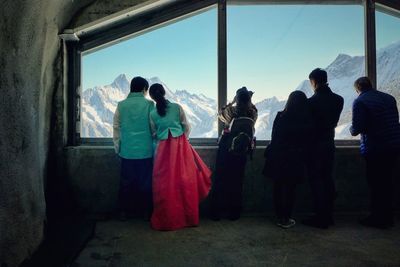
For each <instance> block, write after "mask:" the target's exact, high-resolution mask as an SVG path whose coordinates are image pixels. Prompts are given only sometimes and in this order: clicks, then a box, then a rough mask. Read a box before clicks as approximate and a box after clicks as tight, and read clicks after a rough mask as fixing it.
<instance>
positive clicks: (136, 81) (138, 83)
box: [131, 76, 149, 93]
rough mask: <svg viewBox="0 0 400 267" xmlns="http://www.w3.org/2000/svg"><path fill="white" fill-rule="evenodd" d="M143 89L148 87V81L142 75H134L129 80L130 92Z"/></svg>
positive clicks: (137, 91)
mask: <svg viewBox="0 0 400 267" xmlns="http://www.w3.org/2000/svg"><path fill="white" fill-rule="evenodd" d="M143 89H144V90H145V91H147V89H149V82H148V81H147V80H146V79H145V78H143V77H139V76H138V77H135V78H133V79H132V81H131V93H139V92H142V91H143Z"/></svg>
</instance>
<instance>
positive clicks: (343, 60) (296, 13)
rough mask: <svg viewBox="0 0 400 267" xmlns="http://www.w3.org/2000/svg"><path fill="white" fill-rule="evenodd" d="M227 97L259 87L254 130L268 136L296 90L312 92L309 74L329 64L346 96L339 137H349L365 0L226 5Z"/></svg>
mask: <svg viewBox="0 0 400 267" xmlns="http://www.w3.org/2000/svg"><path fill="white" fill-rule="evenodd" d="M227 18H228V20H227V24H228V27H227V36H228V66H227V68H228V98H229V100H230V99H232V98H233V96H234V94H235V91H236V89H238V88H240V87H241V86H247V87H248V88H249V89H251V90H253V91H255V94H254V96H253V102H254V103H255V104H256V106H257V108H258V111H259V117H258V121H257V123H256V135H257V138H258V139H259V140H260V139H270V136H271V130H272V123H273V120H274V118H275V116H276V113H277V112H278V111H279V110H282V109H283V107H284V105H285V103H286V99H287V97H288V95H289V94H290V92H292V91H294V90H302V91H304V92H305V93H306V94H307V95H308V96H310V95H311V94H312V90H311V87H310V85H309V82H308V74H309V73H310V71H311V70H313V69H314V68H316V67H321V68H325V69H326V70H327V72H328V76H329V77H328V78H329V84H330V86H331V88H332V89H333V91H335V92H336V93H338V94H340V95H342V96H343V97H344V98H345V107H344V110H343V113H342V116H341V119H340V121H339V125H338V127H337V129H336V139H350V138H351V136H350V133H349V126H350V123H351V103H352V102H353V100H354V98H355V96H356V94H355V92H354V90H353V87H352V85H353V82H354V80H355V79H357V78H358V77H360V76H364V75H365V67H364V65H365V64H364V61H365V59H364V14H363V6H361V5H354V6H352V5H344V6H341V5H247V6H246V5H245V6H243V5H239V6H235V5H230V6H228V9H227Z"/></svg>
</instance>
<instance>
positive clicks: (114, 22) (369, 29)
mask: <svg viewBox="0 0 400 267" xmlns="http://www.w3.org/2000/svg"><path fill="white" fill-rule="evenodd" d="M157 2H159V3H158V4H157ZM157 2H156V4H148V6H149V7H148V8H147V9H146V3H144V6H142V7H140V8H139V9H140V11H137V10H136V12H133V13H132V11H130V12H131V13H129V12H128V13H126V14H122V15H121V14H120V15H119V16H117V17H116V18H114V19H110V20H109V21H106V22H104V21H103V22H101V23H98V24H92V25H89V26H88V27H86V28H85V27H84V26H83V27H81V28H77V29H75V30H65V31H64V34H62V35H71V32H72V34H73V35H74V36H75V37H76V38H72V39H73V40H71V39H64V47H65V49H64V55H65V57H64V58H65V59H66V61H65V66H66V73H65V75H66V76H67V79H66V82H67V86H66V90H67V92H66V96H67V98H66V107H67V108H66V111H67V112H66V114H67V116H66V119H67V120H66V124H65V126H66V128H67V129H66V133H67V135H66V137H67V142H66V143H67V145H69V146H78V145H91V146H105V145H106V146H108V145H112V138H82V137H81V136H80V123H81V121H80V96H81V64H82V63H81V61H82V55H83V53H90V52H95V51H96V49H100V48H103V47H105V46H111V45H114V44H116V43H119V42H122V41H124V40H126V39H130V38H132V37H134V36H138V35H141V34H144V33H146V32H147V31H150V30H154V29H156V28H159V27H162V26H165V25H168V24H171V23H174V22H176V21H179V20H183V19H185V18H187V17H191V16H194V15H196V14H198V13H200V12H204V11H206V10H209V9H211V8H215V7H217V25H216V26H217V29H218V30H217V62H218V63H217V72H218V89H217V90H218V93H217V97H218V99H217V103H218V109H220V108H221V107H222V106H224V105H225V104H226V102H227V5H228V4H229V5H295V4H296V5H300V4H304V5H332V4H334V5H335V4H336V5H362V6H363V8H364V46H365V69H366V73H365V74H366V75H367V76H368V77H370V79H371V80H372V82H373V84H374V85H376V77H377V73H376V23H375V11H376V10H379V11H382V9H384V10H387V12H390V13H392V14H393V12H396V14H400V13H397V12H400V3H398V2H397V1H394V0H328V1H321V0H307V1H306V0H303V1H301V0H280V1H277V0H248V1H246V0H202V1H196V0H188V1H170V0H160V1H157ZM376 5H377V6H378V7H376ZM60 36H61V35H60ZM221 130H222V123H221V122H220V121H219V122H218V137H219V136H220V134H221ZM217 139H218V138H191V139H190V142H191V143H192V144H193V145H196V146H214V145H217ZM269 142H270V140H261V141H257V145H259V146H264V145H267V144H268V143H269ZM335 143H336V145H338V146H355V145H358V143H359V141H358V140H344V139H338V140H335Z"/></svg>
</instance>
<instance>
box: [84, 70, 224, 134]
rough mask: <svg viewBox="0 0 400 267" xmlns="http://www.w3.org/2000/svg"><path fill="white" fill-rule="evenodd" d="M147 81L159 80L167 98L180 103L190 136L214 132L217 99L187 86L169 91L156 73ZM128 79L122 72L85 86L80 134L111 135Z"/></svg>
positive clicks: (215, 132) (127, 86) (215, 130)
mask: <svg viewBox="0 0 400 267" xmlns="http://www.w3.org/2000/svg"><path fill="white" fill-rule="evenodd" d="M148 81H149V84H150V85H152V84H154V83H161V84H162V85H163V86H164V88H165V91H166V98H167V99H169V100H171V101H172V102H176V103H179V104H180V105H181V106H182V107H183V108H184V109H185V112H186V116H187V118H188V120H189V122H190V124H191V126H192V132H191V137H216V136H217V121H216V114H217V102H216V100H214V99H211V98H208V97H206V96H205V95H203V94H200V95H196V94H191V93H189V92H187V91H186V90H179V91H175V92H173V91H171V90H170V89H169V88H168V86H167V85H166V84H165V83H163V82H162V81H161V80H160V79H159V78H158V77H153V78H150V79H148ZM129 87H130V86H129V81H128V79H127V77H126V75H125V74H121V75H119V76H118V77H117V78H116V79H115V80H114V82H113V83H112V84H110V85H106V86H96V87H94V88H90V89H87V90H85V91H84V92H83V93H82V100H81V121H82V123H81V136H82V137H110V136H112V122H113V116H114V112H115V109H116V108H117V104H118V101H121V100H123V99H125V98H126V96H127V95H128V94H129Z"/></svg>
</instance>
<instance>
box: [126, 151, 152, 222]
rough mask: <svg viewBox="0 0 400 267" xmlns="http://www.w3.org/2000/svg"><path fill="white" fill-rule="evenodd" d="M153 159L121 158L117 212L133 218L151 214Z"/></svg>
mask: <svg viewBox="0 0 400 267" xmlns="http://www.w3.org/2000/svg"><path fill="white" fill-rule="evenodd" d="M152 172H153V158H148V159H124V158H121V181H120V189H119V210H120V211H123V212H126V213H128V214H130V215H134V216H142V215H147V214H149V213H151V211H152V209H153V199H152V197H153V196H152Z"/></svg>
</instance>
